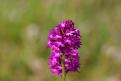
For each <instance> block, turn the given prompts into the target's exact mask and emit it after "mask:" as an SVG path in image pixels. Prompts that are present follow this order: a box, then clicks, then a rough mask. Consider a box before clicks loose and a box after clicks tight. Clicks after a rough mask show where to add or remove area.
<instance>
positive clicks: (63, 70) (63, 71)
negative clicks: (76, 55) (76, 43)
mask: <svg viewBox="0 0 121 81" xmlns="http://www.w3.org/2000/svg"><path fill="white" fill-rule="evenodd" d="M64 58H65V57H64V54H63V55H62V60H63V62H62V73H63V75H62V80H61V81H65V79H66V72H65V66H64V65H65V63H64Z"/></svg>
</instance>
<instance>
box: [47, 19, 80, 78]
mask: <svg viewBox="0 0 121 81" xmlns="http://www.w3.org/2000/svg"><path fill="white" fill-rule="evenodd" d="M80 45H81V41H80V31H79V30H78V29H75V28H74V23H73V22H72V20H65V21H62V22H60V23H58V24H57V26H56V27H55V28H53V29H51V31H50V33H49V36H48V46H49V47H50V48H51V50H52V51H51V54H50V57H49V66H50V71H51V72H52V73H55V74H58V75H59V76H63V73H62V62H63V63H64V68H65V72H66V73H67V72H69V71H78V68H79V67H80V63H79V55H78V48H79V47H80ZM62 55H64V59H62Z"/></svg>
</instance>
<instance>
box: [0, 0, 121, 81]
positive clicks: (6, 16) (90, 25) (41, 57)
mask: <svg viewBox="0 0 121 81" xmlns="http://www.w3.org/2000/svg"><path fill="white" fill-rule="evenodd" d="M63 19H72V20H73V21H74V22H75V26H76V28H78V29H80V31H81V35H82V44H83V45H82V47H81V48H80V49H79V55H80V58H81V60H80V62H81V67H80V72H79V73H78V72H74V73H69V74H68V75H67V78H66V81H121V0H0V81H60V78H58V76H56V75H53V74H52V73H50V72H49V67H48V57H49V53H50V50H49V49H48V48H47V35H48V33H49V31H50V29H51V28H53V27H54V26H55V25H56V24H57V23H58V22H60V21H61V20H63Z"/></svg>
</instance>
